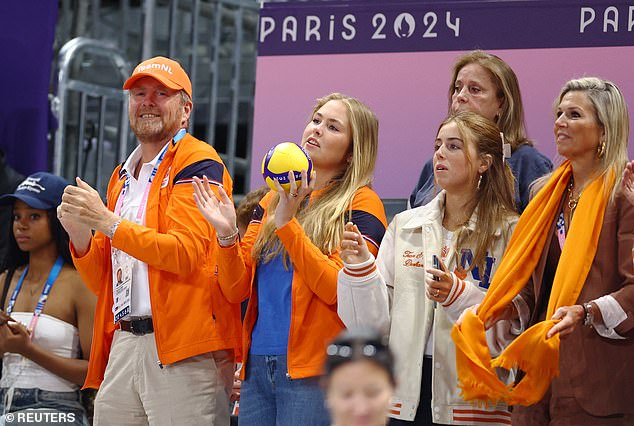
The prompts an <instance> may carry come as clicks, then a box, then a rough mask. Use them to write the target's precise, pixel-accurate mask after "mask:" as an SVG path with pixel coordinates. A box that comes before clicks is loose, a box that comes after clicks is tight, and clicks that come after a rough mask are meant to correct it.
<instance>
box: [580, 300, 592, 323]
mask: <svg viewBox="0 0 634 426" xmlns="http://www.w3.org/2000/svg"><path fill="white" fill-rule="evenodd" d="M582 306H583V312H585V314H586V315H585V316H584V318H583V325H586V326H588V327H592V323H593V322H594V313H593V312H592V303H590V302H588V303H584V304H583V305H582Z"/></svg>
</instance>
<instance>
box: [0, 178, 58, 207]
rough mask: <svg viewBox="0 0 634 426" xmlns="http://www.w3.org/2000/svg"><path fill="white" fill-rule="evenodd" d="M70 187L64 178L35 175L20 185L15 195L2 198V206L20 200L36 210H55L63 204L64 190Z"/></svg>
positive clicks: (0, 201) (0, 202) (0, 198)
mask: <svg viewBox="0 0 634 426" xmlns="http://www.w3.org/2000/svg"><path fill="white" fill-rule="evenodd" d="M68 185H69V183H68V182H67V181H66V179H64V178H63V177H60V176H56V175H53V174H51V173H46V172H37V173H33V174H32V175H31V176H29V177H27V178H26V179H24V181H23V182H22V183H21V184H20V185H18V187H17V188H16V190H15V192H14V193H13V194H7V195H3V196H2V197H0V205H7V204H13V203H14V202H15V200H20V201H24V202H25V203H26V204H28V205H29V206H30V207H32V208H34V209H42V210H49V209H54V208H56V207H57V206H59V205H60V204H61V202H62V194H63V193H64V188H66V186H68Z"/></svg>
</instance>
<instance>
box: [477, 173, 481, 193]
mask: <svg viewBox="0 0 634 426" xmlns="http://www.w3.org/2000/svg"><path fill="white" fill-rule="evenodd" d="M481 183H482V175H480V177H479V178H478V187H477V188H476V189H478V190H479V189H480V184H481Z"/></svg>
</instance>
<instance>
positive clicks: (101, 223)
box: [58, 178, 120, 239]
mask: <svg viewBox="0 0 634 426" xmlns="http://www.w3.org/2000/svg"><path fill="white" fill-rule="evenodd" d="M76 181H77V186H72V185H69V186H67V187H66V189H64V195H62V204H60V207H59V209H58V216H59V217H60V220H63V221H64V222H63V223H64V224H65V225H64V227H65V228H66V226H68V228H66V230H67V231H69V234H70V233H71V232H73V233H74V234H85V233H86V230H87V229H94V230H95V231H99V232H101V233H103V234H106V235H108V233H109V232H110V228H111V227H112V225H114V224H115V222H117V221H118V220H120V218H119V217H118V216H117V215H115V214H114V213H113V212H111V211H110V210H108V208H107V207H106V206H105V205H104V203H103V201H101V197H100V196H99V193H98V192H97V191H96V190H94V189H93V188H92V187H91V186H90V185H88V184H87V183H86V182H84V181H83V180H81V179H80V178H76ZM81 225H83V227H82V226H81ZM71 239H72V237H71Z"/></svg>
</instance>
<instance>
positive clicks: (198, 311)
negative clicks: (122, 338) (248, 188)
mask: <svg viewBox="0 0 634 426" xmlns="http://www.w3.org/2000/svg"><path fill="white" fill-rule="evenodd" d="M203 174H205V175H206V176H207V177H208V178H209V179H210V180H213V181H216V182H219V183H222V185H223V187H224V188H225V190H226V191H227V193H228V194H231V188H232V182H231V178H230V177H229V174H228V173H227V170H226V169H225V167H224V165H223V163H222V160H221V159H220V157H219V156H218V154H217V153H216V151H215V150H214V149H213V148H212V147H211V146H210V145H208V144H206V143H204V142H202V141H199V140H197V139H195V138H194V137H192V136H190V135H189V134H187V135H185V137H183V138H182V139H181V140H180V141H179V142H177V143H174V142H171V144H170V147H169V149H168V151H167V152H166V154H165V157H164V158H163V161H162V162H161V164H160V166H159V169H158V171H157V174H156V176H155V178H154V180H153V182H152V186H151V188H150V193H149V196H148V201H147V211H146V226H142V225H137V224H135V223H133V222H130V221H127V220H123V221H122V222H121V224H120V225H119V227H118V228H117V231H116V232H115V235H114V238H113V240H112V242H111V241H110V239H109V238H107V237H106V236H105V235H103V234H102V233H100V232H97V233H96V234H95V236H94V237H93V238H92V240H91V243H90V249H89V251H88V252H87V253H86V254H85V255H84V256H82V257H77V254H76V252H75V251H74V248H73V247H72V245H71V250H72V252H73V259H74V261H75V266H76V267H77V270H78V271H79V273H80V274H81V276H82V278H83V280H84V282H85V283H86V284H87V285H88V287H89V288H90V289H91V290H92V291H93V292H94V293H95V294H96V295H97V297H98V300H97V308H96V312H95V328H94V332H93V339H92V349H91V353H90V361H89V365H88V374H87V376H86V382H85V384H84V386H85V387H92V388H98V387H99V385H100V384H101V382H102V381H103V375H104V371H105V369H106V364H107V362H108V356H109V354H110V345H111V344H112V338H113V335H114V331H115V329H116V328H117V327H116V326H115V324H114V317H113V313H112V306H113V300H112V262H111V254H110V245H111V243H112V245H114V247H116V248H118V249H120V250H123V251H124V252H126V253H128V254H129V255H131V256H133V257H135V258H136V259H139V260H140V261H142V262H145V263H147V265H148V278H149V284H150V304H151V306H152V319H153V323H154V338H155V339H156V348H157V350H158V356H159V360H160V362H161V363H162V364H172V363H174V362H177V361H180V360H183V359H185V358H189V357H192V356H195V355H199V354H201V353H205V352H211V351H216V350H221V349H232V348H233V349H238V348H239V345H240V307H239V304H233V303H230V302H228V301H227V299H226V298H225V297H224V296H223V294H222V292H221V291H220V288H219V286H218V281H217V275H216V274H215V273H214V272H215V271H214V270H213V269H212V267H213V266H214V265H215V262H213V261H211V259H213V258H214V256H215V251H216V244H212V243H211V241H215V239H216V238H215V231H214V229H213V227H211V226H210V225H209V224H208V222H207V221H206V220H205V219H204V218H203V217H202V215H201V214H200V213H199V212H198V209H197V208H196V204H195V203H194V199H193V196H192V193H193V188H192V185H191V182H192V180H191V178H192V177H193V176H202V175H203ZM124 181H125V175H124V172H123V171H121V166H119V167H117V168H116V169H115V171H114V172H113V174H112V177H111V178H110V183H109V184H108V202H107V205H108V208H109V209H110V210H112V211H113V210H114V206H115V204H116V202H117V198H118V197H119V194H120V193H121V190H122V189H123V184H124ZM157 368H158V367H157ZM210 374H211V372H210Z"/></svg>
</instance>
